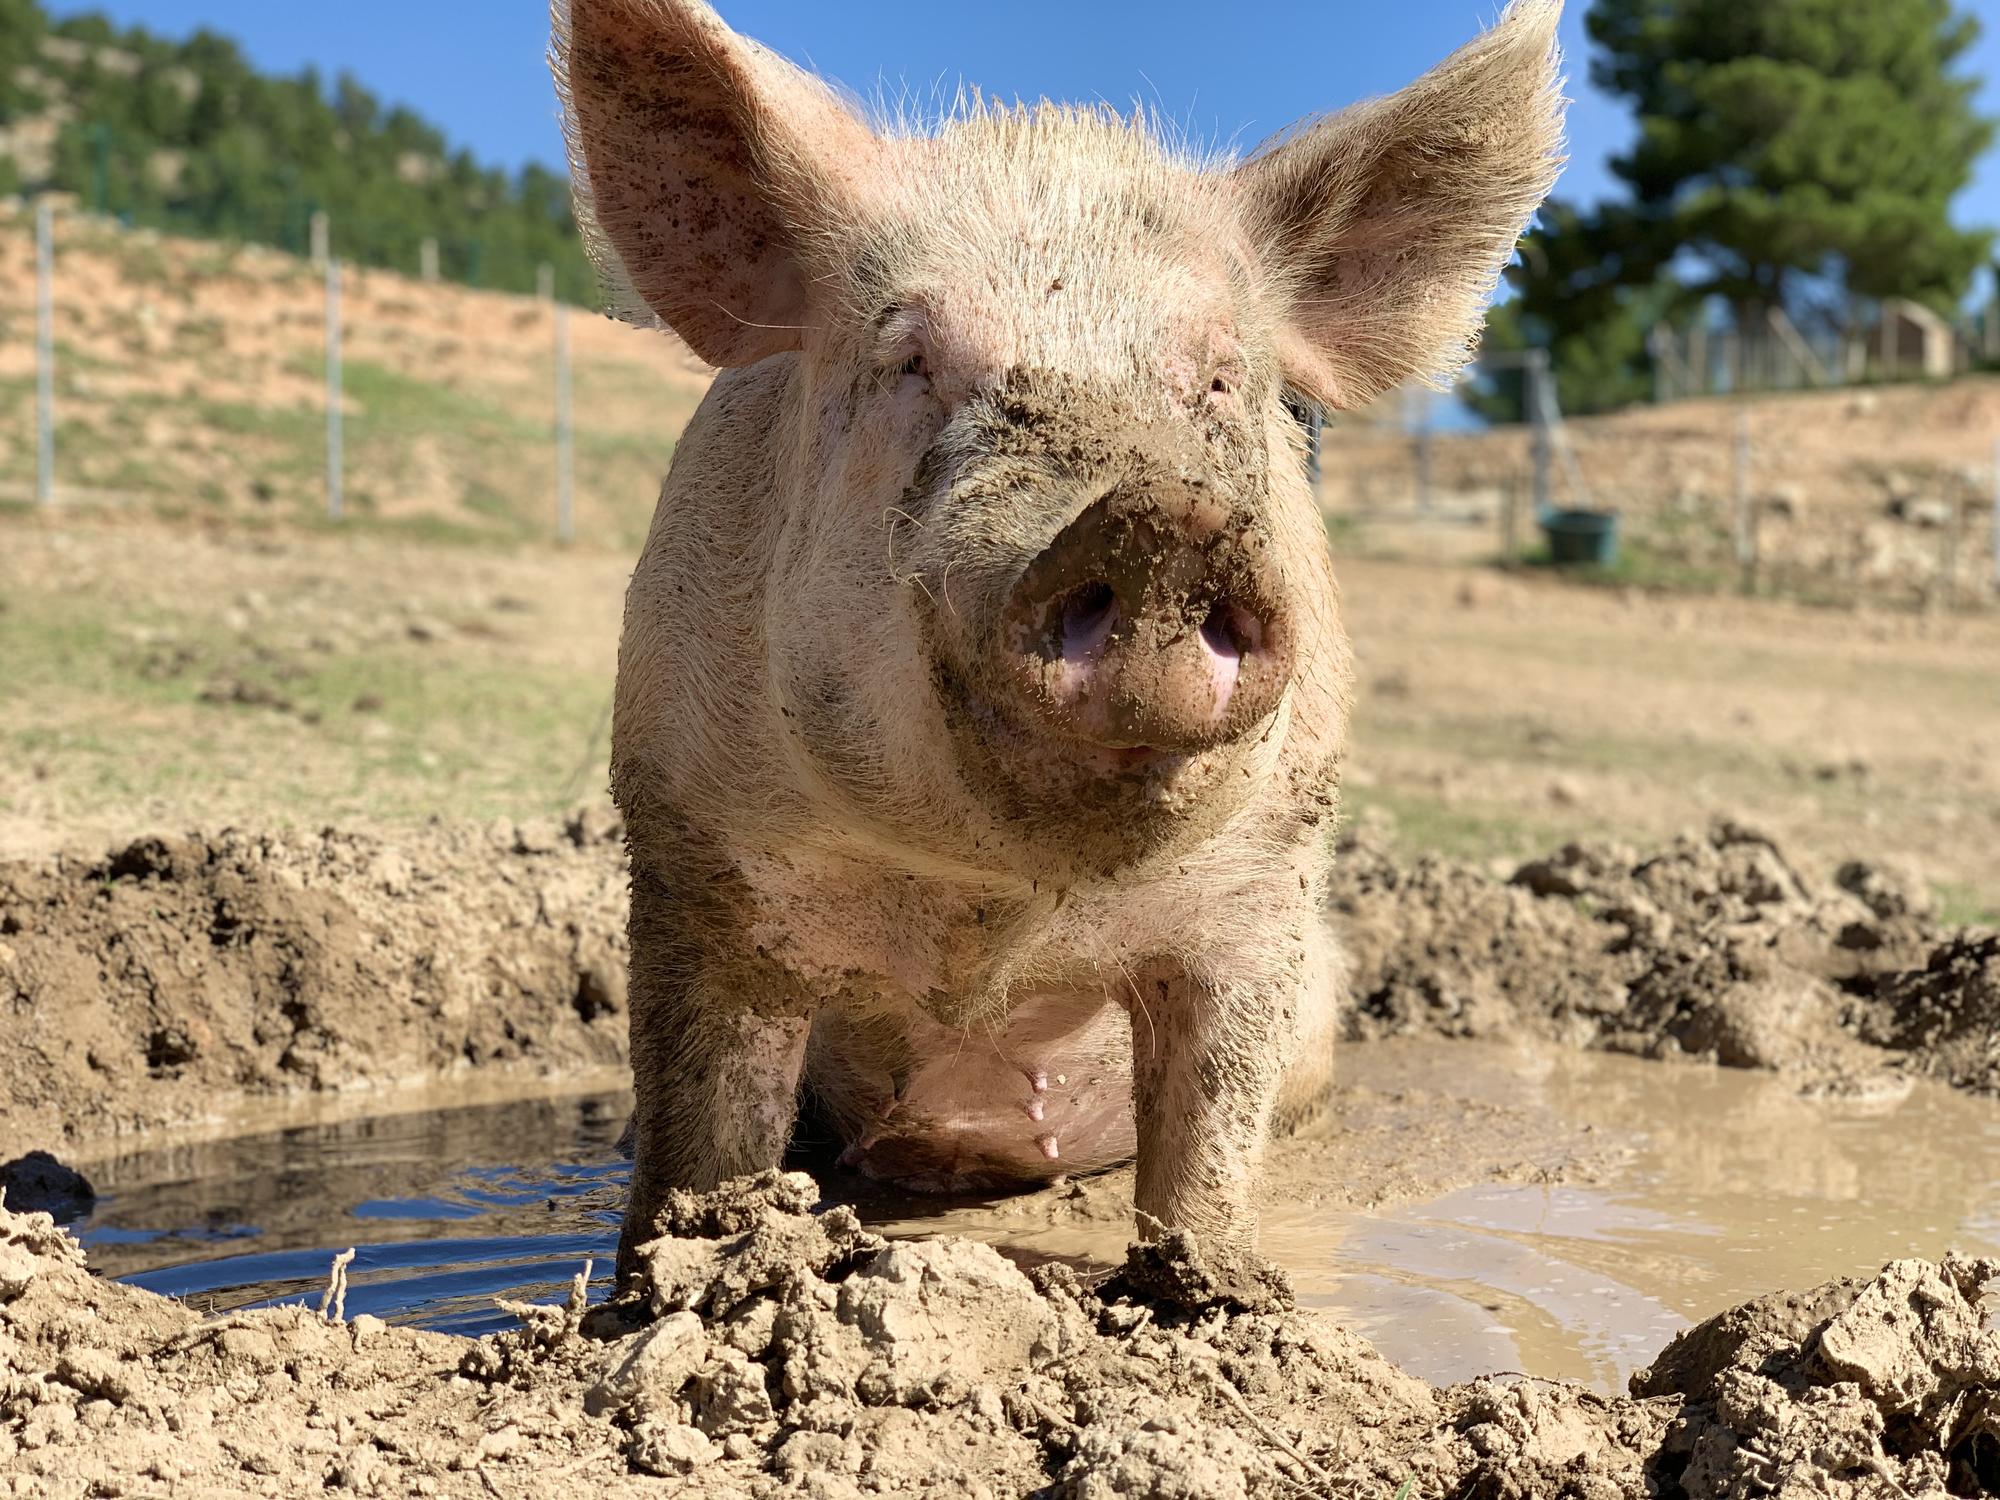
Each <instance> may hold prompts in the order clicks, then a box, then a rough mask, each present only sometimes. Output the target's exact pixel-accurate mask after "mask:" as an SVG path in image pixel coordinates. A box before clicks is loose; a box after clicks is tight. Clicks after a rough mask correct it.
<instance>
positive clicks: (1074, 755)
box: [551, 0, 1562, 1272]
mask: <svg viewBox="0 0 2000 1500" xmlns="http://www.w3.org/2000/svg"><path fill="white" fill-rule="evenodd" d="M1558 9H1559V0H1515V3H1514V4H1513V5H1512V6H1511V7H1510V8H1509V9H1508V10H1507V11H1506V12H1505V13H1504V14H1503V15H1502V17H1501V18H1500V20H1499V21H1498V22H1497V23H1496V24H1495V26H1494V27H1493V28H1492V29H1491V30H1490V31H1488V32H1486V33H1485V34H1484V35H1482V36H1480V37H1478V38H1477V39H1475V40H1474V41H1472V42H1471V43H1470V44H1469V45H1467V46H1466V47H1464V48H1463V49H1462V50H1460V51H1459V52H1457V53H1456V54H1454V55H1453V56H1452V57H1450V58H1449V59H1448V60H1446V61H1445V62H1444V63H1442V64H1441V65H1440V66H1439V67H1437V68H1436V69H1435V70H1434V71H1433V72H1431V73H1429V74H1428V75H1426V76H1425V77H1423V78H1422V79H1420V80H1419V81H1418V82H1416V83H1415V84H1413V85H1411V86H1410V87H1409V88H1407V89H1405V90H1404V91H1402V92H1400V93H1397V94H1394V95H1391V96H1388V97H1386V98H1381V99H1376V100H1372V101H1368V102H1364V103H1361V104H1357V105H1354V106H1352V107H1350V108H1348V109H1346V110H1344V111H1342V112H1340V113H1337V114H1334V115H1331V116H1328V117H1326V118H1324V119H1321V120H1318V121H1316V122H1311V123H1308V124H1305V125H1304V126H1302V127H1300V128H1298V129H1296V130H1294V131H1293V132H1291V133H1289V134H1287V135H1285V136H1284V137H1282V138H1281V139H1279V140H1277V141H1276V142H1275V143H1272V144H1270V145H1267V146H1266V147H1264V148H1262V149H1260V150H1258V151H1256V152H1254V153H1253V154H1251V155H1250V156H1249V157H1248V158H1247V159H1244V160H1241V161H1235V160H1229V159H1225V158H1220V157H1210V156H1206V155H1204V154H1202V153H1200V152H1197V151H1195V150H1194V149H1192V148H1190V147H1189V146H1188V145H1186V144H1185V143H1184V142H1180V141H1177V140H1176V139H1174V138H1173V136H1172V134H1171V132H1168V131H1164V130H1162V129H1161V128H1159V126H1158V125H1157V123H1156V122H1155V121H1153V120H1151V119H1149V118H1148V117H1146V116H1145V115H1144V114H1143V112H1142V113H1139V114H1135V115H1133V116H1131V117H1121V116H1120V115H1118V114H1117V113H1115V112H1113V111H1110V110H1106V109H1101V108H1076V107H1068V106H1061V105H1055V104H1049V103H1042V104H1038V105H1035V106H1032V107H1025V106H1020V105H1014V106H1003V105H1000V104H995V103H990V102H986V101H984V100H982V99H980V98H978V97H977V96H973V97H970V98H966V99H962V100H961V101H960V102H959V103H958V104H957V105H956V106H955V107H954V108H952V109H951V110H949V111H948V112H947V117H946V118H944V119H942V120H941V121H935V122H930V123H927V124H921V125H919V124H912V123H911V122H909V121H907V120H888V121H883V120H870V119H869V118H868V117H867V115H866V114H865V112H864V111H862V110H861V109H859V108H856V107H854V106H853V105H851V104H850V103H849V102H847V101H846V100H844V99H843V98H842V97H841V96H840V95H838V94H836V92H835V91H833V90H832V89H831V88H829V87H828V86H827V85H826V84H824V83H822V82H821V81H819V80H818V79H816V78H814V77H813V76H811V75H809V74H808V73H806V72H804V71H802V70H800V69H798V68H796V67H794V66H793V65H792V64H790V63H788V62H786V61H785V60H784V59H782V58H780V57H778V56H777V55H775V54H774V53H772V52H770V51H768V50H766V49H765V48H763V47H761V46H759V45H757V44H756V43H754V42H752V41H749V40H746V39H745V38H743V37H740V36H738V35H736V34H735V33H733V32H732V31H731V30H729V28H728V27H727V26H725V25H724V23H723V22H722V21H721V20H720V19H719V18H718V17H717V15H716V14H715V12H714V11H712V10H711V9H709V8H708V7H707V6H706V5H704V4H701V3H698V0H558V3H557V6H556V10H555V17H554V40H553V44H552V47H551V61H552V65H553V69H554V72H555V76H556V80H557V85H558V91H559V93H560V94H561V96H562V101H563V113H564V122H565V129H566V135H567V139H568V142H569V146H570V151H571V158H572V161H571V165H572V169H573V182H574V184H575V192H576V199H577V207H578V219H579V222H580V223H581V224H582V225H583V226H584V228H585V232H586V235H587V238H588V239H589V242H590V244H591V246H592V249H593V253H594V254H595V256H596V258H597V261H598V264H599V268H600V271H601V273H602V275H603V277H604V280H605V282H606V285H607V286H608V287H609V288H610V289H611V295H612V298H613V300H614V302H615V303H617V304H618V305H619V306H620V307H621V308H622V309H623V310H624V311H626V312H627V313H628V314H629V315H630V316H632V317H633V318H634V319H635V320H637V321H640V322H643V323H647V324H649V325H651V326H655V327H660V328H663V329H666V330H671V332H672V333H673V334H675V335H678V336H679V338H680V339H682V340H683V341H684V342H685V343H686V345H687V347H688V348H689V349H690V350H691V351H693V353H694V354H695V355H696V356H697V357H698V358H700V359H701V360H703V361H704V362H706V363H708V364H710V365H713V366H715V367H716V368H717V370H718V374H717V376H716V378H715V381H714V383H713V385H712V386H711V388H710V390H709V392H708V394H707V396H706V398H705V399H704V400H703V402H702V403H701V407H700V409H699V411H698V412H697V413H696V414H695V416H694V418H693V420H692V422H691V423H690V425H689V426H688V428H687V431H686V432H685V434H684V435H683V436H682V438H681V440H680V443H679V445H678V447H677V449H676V451H675V452H674V455H673V459H672V464H671V467H670V469H669V472H668V474H667V477H666V480H665V483H664V485H663V487H662V489H661V492H660V496H659V502H658V506H657V509H656V511H655V513H654V517H653V521H652V525H651V529H650V532H649V534H648V536H647V539H646V542H645V545H644V549H643V552H642V555H641V556H640V559H639V561H638V564H637V567H636V569H635V570H634V572H633V575H632V578H631V583H630V588H629V592H628V595H627V599H626V607H625V622H624V630H623V636H622V639H621V642H620V647H619V655H618V680H617V689H616V698H615V704H614V711H613V733H612V751H611V778H612V790H613V794H614V796H615V798H616V800H617V803H618V805H619V807H620V809H621V810H622V812H623V814H624V817H625V821H626V827H627V840H628V852H629V856H630V864H631V894H632V906H631V989H630V996H631V1000H630V1009H631V1053H632V1069H633V1074H634V1081H635V1093H636V1105H635V1112H634V1116H633V1149H634V1164H633V1173H632V1182H631V1189H630V1197H629V1202H628V1205H627V1209H626V1215H625V1222H624V1230H623V1234H622V1237H621V1242H620V1265H621V1268H623V1269H624V1270H625V1271H627V1272H629V1271H630V1270H631V1269H632V1268H633V1266H634V1264H635V1251H636V1248H637V1247H638V1246H639V1245H640V1244H642V1243H643V1242H644V1241H646V1240H647V1239H649V1238H651V1237H652V1235H653V1233H654V1229H653V1225H654V1222H655V1216H656V1214H657V1212H658V1210H659V1209H660V1208H661V1206H662V1204H663V1201H664V1200H665V1197H666V1195H667V1194H668V1192H669V1191H670V1190H672V1189H675V1188H693V1189H700V1188H707V1187H711V1186H713V1185H715V1184H716V1183H718V1182H720V1181H722V1180H724V1179H727V1178H729V1177H732V1176H735V1175H738V1174H741V1173H747V1172H752V1171H756V1170H761V1169H764V1168H768V1167H772V1166H775V1165H777V1164H778V1162H779V1161H780V1159H781V1157H782V1156H783V1155H784V1153H785V1151H786V1149H787V1144H788V1141H789V1139H790V1137H791V1134H792V1132H793V1129H794V1126H795V1123H796V1119H797V1117H798V1114H799V1111H800V1107H801V1099H802V1097H804V1098H806V1099H808V1100H809V1101H810V1107H811V1109H812V1111H813V1113H814V1115H815V1117H816V1118H818V1119H820V1120H822V1121H824V1122H825V1124H826V1125H827V1126H828V1127H830V1128H831V1129H833V1130H835V1131H837V1132H838V1135H839V1137H840V1141H841V1143H842V1144H843V1145H844V1151H843V1152H842V1154H841V1158H840V1160H841V1163H842V1164H843V1165H845V1166H847V1167H850V1168H853V1169H857V1170H859V1171H860V1172H862V1173H865V1174H867V1175H868V1176H870V1177H873V1178H876V1179H879V1180H881V1181H884V1182H887V1183H892V1184H898V1185H900V1186H902V1187H905V1188H908V1189H911V1190H915V1191H925V1192H940V1191H955V1190H977V1191H986V1192H992V1191H1002V1190H1008V1189H1014V1188H1017V1187H1022V1186H1027V1185H1032V1184H1037V1183H1043V1182H1047V1181H1049V1180H1050V1179H1052V1178H1054V1177H1057V1176H1059V1175H1062V1174H1068V1173H1085V1172H1094V1171H1097V1170H1099V1169H1102V1168H1105V1167H1108V1166H1110V1165H1113V1164H1115V1163H1119V1162H1122V1161H1126V1160H1135V1161H1136V1184H1135V1188H1134V1192H1135V1195H1136V1204H1137V1209H1138V1220H1139V1230H1140V1232H1141V1233H1157V1232H1158V1231H1159V1230H1160V1229H1161V1228H1162V1227H1163V1226H1165V1227H1173V1228H1180V1229H1185V1230H1187V1231H1189V1232H1190V1233H1191V1234H1192V1235H1194V1236H1195V1237H1197V1239H1198V1240H1200V1241H1202V1242H1205V1243H1210V1244H1213V1245H1214V1246H1215V1247H1216V1249H1217V1251H1218V1252H1241V1251H1244V1250H1247V1249H1249V1248H1252V1247H1253V1246H1254V1242H1255V1233H1256V1193H1257V1174H1258V1168H1259V1162H1260V1158H1261V1155H1262V1152H1263V1149H1264V1144H1265V1142H1266V1139H1267V1138H1268V1137H1269V1136H1270V1135H1271V1134H1272V1133H1273V1132H1274V1131H1283V1130H1287V1129H1292V1128H1295V1127H1296V1126H1297V1125H1298V1124H1299V1123H1300V1122H1301V1121H1303V1120H1305V1119H1307V1118H1309V1117H1310V1116H1311V1115H1312V1114H1313V1113H1314V1111H1315V1110H1316V1109H1317V1108H1319V1107H1320V1105H1321V1102H1322V1101H1323V1099H1324V1098H1325V1096H1326V1094H1327V1091H1328V1088H1329V1084H1330V1080H1331V1077H1332V1068H1333V1054H1334V1040H1335V1033H1336V1029H1337V1000H1338V990H1339V964H1338V956H1337V954H1336V951H1335V947H1334V944H1333V943H1332V941H1331V940H1330V938H1329V935H1328V931H1327V928H1326V925H1325V922H1324V921H1323V918H1322V912H1321V905H1322V896H1323V893H1324V888H1325V884H1326V880H1327V876H1328V868H1329V861H1330V859H1331V857H1332V853H1331V845H1332V835H1333V833H1334V825H1335V811H1336V785H1337V775H1338V769H1339V766H1340V762H1341V758H1342V753H1343V747H1344V742H1345V734H1346V727H1347V722H1348V718H1349V703H1350V692H1351V686H1350V684H1351V667H1350V651H1349V647H1348V644H1347V641H1346V638H1345V636H1344V634H1343V632H1342V628H1341V624H1340V616H1339V604H1338V596H1337V592H1336V589H1335V583H1334V576H1333V570H1332V563H1331V559H1330V557H1329V549H1328V544H1327V536H1326V529H1325V526H1324V523H1323V520H1322V517H1321V513H1320V511H1319V508H1318V505H1317V502H1316V499H1315V497H1314V495H1313V493H1312V491H1311V488H1310V487H1309V484H1308V482H1307V479H1306V474H1305V458H1304V453H1303V448H1302V442H1301V437H1300V430H1299V424H1298V422H1297V421H1296V419H1295V418H1294V417H1293V416H1292V415H1291V414H1289V412H1288V410H1287V406H1286V402H1287V400H1288V399H1289V400H1294V401H1296V400H1301V399H1302V400H1305V401H1309V402H1313V403H1317V404H1318V405H1319V406H1321V407H1323V408H1325V409H1329V410H1333V411H1339V410H1342V409H1350V408H1354V407H1357V406H1359V405H1362V404H1363V403H1366V402H1368V401H1370V400H1371V399H1373V398H1375V397H1376V396H1378V395H1380V394H1381V393H1383V392H1384V391H1386V390H1388V389H1390V388H1391V387H1393V386H1394V385H1396V384H1398V383H1399V382H1402V381H1404V380H1406V379H1410V378H1413V377H1414V378H1429V379H1432V380H1434V381H1435V380H1439V379H1443V378H1446V377H1448V376H1449V375H1450V374H1451V373H1453V372H1454V371H1455V370H1456V369H1457V368H1459V367H1460V366H1461V365H1462V364H1463V363H1464V362H1465V361H1466V359H1467V358H1468V357H1469V355H1470V352H1471V350H1472V348H1473V346H1474V343H1475V341H1476V338H1477V333H1478V329H1479V326H1480V321H1481V317H1482V313H1483V308H1484V304H1485V301H1486V299H1487V298H1488V297H1489V295H1490V294H1491V292H1492V290H1493V287H1494V285H1495V283H1496V280H1497V278H1498V276H1499V274H1500V271H1501V269H1502V267H1503V266H1504V264H1505V262H1506V261H1507V259H1508V258H1509V256H1510V255H1511V254H1512V252H1513V247H1514V244H1515V241H1516V239H1517V238H1518V236H1519V234H1520V233H1521V231H1522V229H1523V227H1524V226H1525V224H1526V222H1527V220H1528V218H1529V216H1530V215H1531V213H1532V212H1533V211H1534V209H1535V207H1536V205H1537V204H1538V203H1539V202H1540V201H1541V199H1542V197H1543V195H1544V194H1545V193H1546V192H1547V190H1548V188H1549V186H1550V184H1551V183H1552V181H1553V179H1554V176H1555V173H1556V170H1557V168H1558V165H1559V161H1560V157H1559V151H1560V134H1561V109H1562V101H1561V97H1560V91H1559V82H1558V77H1557V72H1556V69H1557V54H1556V45H1555V26H1556V20H1557V13H1558Z"/></svg>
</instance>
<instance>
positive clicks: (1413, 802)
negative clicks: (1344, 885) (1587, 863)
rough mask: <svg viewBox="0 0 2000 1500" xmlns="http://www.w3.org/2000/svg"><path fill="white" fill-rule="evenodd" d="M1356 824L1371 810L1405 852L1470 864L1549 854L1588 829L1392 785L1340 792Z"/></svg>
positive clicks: (1394, 841) (1515, 810)
mask: <svg viewBox="0 0 2000 1500" xmlns="http://www.w3.org/2000/svg"><path fill="white" fill-rule="evenodd" d="M1341 800H1342V803H1343V804H1344V806H1345V809H1346V813H1347V819H1348V821H1350V822H1352V821H1355V820H1358V819H1360V818H1362V817H1364V816H1366V815H1368V814H1369V813H1370V812H1371V810H1372V811H1374V812H1377V813H1380V814H1382V815H1385V816H1386V817H1387V819H1388V820H1389V824H1390V830H1389V840H1390V842H1391V843H1392V844H1393V845H1394V846H1395V847H1396V848H1397V850H1398V851H1400V852H1402V853H1404V854H1436V855H1441V856H1443V857H1444V858H1446V859H1455V860H1460V861H1463V862H1465V863H1467V864H1484V863H1486V862H1488V861H1490V860H1495V859H1508V860H1524V859H1529V858H1532V857H1533V856H1535V855H1537V854H1545V853H1547V852H1548V851H1549V850H1551V849H1554V848H1558V847H1560V846H1561V845H1562V844H1564V843H1566V842H1568V841H1569V840H1571V839H1574V838H1577V837H1579V836H1580V835H1582V834H1583V833H1585V832H1587V831H1588V830H1587V829H1584V828H1581V827H1578V826H1576V825H1573V824H1563V823H1558V822H1554V821H1551V820H1548V819H1544V818H1539V817H1532V816H1528V815H1526V814H1523V813H1522V812H1521V811H1520V810H1519V809H1518V808H1507V807H1494V806H1465V805H1462V804H1449V805H1448V804H1446V803H1443V802H1440V801H1438V800H1437V799H1436V798H1434V797H1426V796H1423V795H1422V794H1420V793H1416V792H1410V791H1404V790H1400V789H1397V788H1393V787H1384V786H1379V785H1378V786H1371V787H1348V788H1346V789H1344V790H1343V791H1342V792H1341Z"/></svg>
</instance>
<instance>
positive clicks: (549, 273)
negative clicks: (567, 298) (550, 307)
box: [535, 261, 556, 302]
mask: <svg viewBox="0 0 2000 1500" xmlns="http://www.w3.org/2000/svg"><path fill="white" fill-rule="evenodd" d="M535 295H536V296H537V297H539V298H541V299H542V301H544V302H553V301H555V300H556V268H555V267H554V266H552V265H550V264H549V263H548V262H547V261H543V262H542V263H541V264H540V265H539V266H536V267H535Z"/></svg>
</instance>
